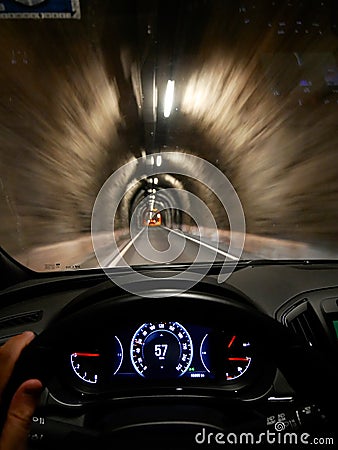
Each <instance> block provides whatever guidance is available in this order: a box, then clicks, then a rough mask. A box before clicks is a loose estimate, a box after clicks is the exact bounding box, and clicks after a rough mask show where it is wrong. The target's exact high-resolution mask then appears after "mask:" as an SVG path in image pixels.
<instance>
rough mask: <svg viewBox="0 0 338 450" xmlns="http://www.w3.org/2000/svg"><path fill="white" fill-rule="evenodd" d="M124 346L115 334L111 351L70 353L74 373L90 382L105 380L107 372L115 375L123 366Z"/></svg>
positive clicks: (95, 382)
mask: <svg viewBox="0 0 338 450" xmlns="http://www.w3.org/2000/svg"><path fill="white" fill-rule="evenodd" d="M122 360H123V348H122V344H121V341H120V340H119V338H118V337H117V336H114V338H113V340H112V342H111V343H110V346H109V351H108V350H107V349H105V351H103V352H102V354H101V353H100V352H97V351H93V352H90V351H89V352H87V351H83V352H82V351H81V352H74V353H72V354H71V355H70V363H71V366H72V369H73V371H74V373H75V374H76V375H77V377H78V378H80V379H81V380H82V381H84V382H85V383H88V384H97V383H102V382H105V381H106V380H105V379H106V378H107V373H109V374H112V375H115V374H116V373H117V372H118V370H119V369H120V367H121V364H122Z"/></svg>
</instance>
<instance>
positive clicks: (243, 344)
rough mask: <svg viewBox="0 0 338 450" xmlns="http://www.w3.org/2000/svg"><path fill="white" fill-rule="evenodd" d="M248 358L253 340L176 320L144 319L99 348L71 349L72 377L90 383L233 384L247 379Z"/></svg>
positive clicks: (85, 383)
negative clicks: (166, 381) (156, 320)
mask: <svg viewBox="0 0 338 450" xmlns="http://www.w3.org/2000/svg"><path fill="white" fill-rule="evenodd" d="M107 342H108V343H107ZM251 363H252V346H251V343H250V342H249V341H248V340H246V339H244V338H243V337H241V336H240V335H236V334H227V333H226V334H225V333H223V332H218V331H215V330H212V329H210V328H209V327H203V326H200V325H192V324H189V325H184V326H183V325H182V324H181V323H178V322H147V323H143V324H142V325H140V326H139V327H137V328H136V327H135V329H134V331H133V330H132V329H130V330H123V331H121V330H120V332H119V333H117V334H116V335H115V336H113V337H112V338H111V337H108V338H106V339H105V340H104V343H103V345H102V346H101V347H100V346H98V347H94V348H89V349H88V348H87V349H81V351H74V352H73V353H71V354H70V365H71V368H72V372H73V377H74V376H75V379H76V380H77V382H78V383H82V384H83V385H85V386H87V387H88V388H90V387H95V386H107V385H108V386H109V385H112V384H114V383H118V382H121V383H122V384H123V382H124V381H126V380H130V379H133V380H135V382H136V383H137V382H138V381H141V380H142V379H143V380H144V379H146V380H159V381H160V380H169V381H170V380H176V379H180V380H182V381H183V380H186V381H187V380H193V379H194V380H203V379H204V380H206V381H207V380H215V382H217V383H218V384H219V383H220V384H225V385H226V384H230V385H231V384H233V383H236V382H237V381H238V380H240V381H242V380H243V379H244V378H245V374H247V373H248V372H250V367H251V365H252V364H251Z"/></svg>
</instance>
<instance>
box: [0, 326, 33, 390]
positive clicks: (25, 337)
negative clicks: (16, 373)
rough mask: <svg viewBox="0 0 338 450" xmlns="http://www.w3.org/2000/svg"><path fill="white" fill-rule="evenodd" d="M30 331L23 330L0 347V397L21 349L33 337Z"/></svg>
mask: <svg viewBox="0 0 338 450" xmlns="http://www.w3.org/2000/svg"><path fill="white" fill-rule="evenodd" d="M34 337H35V335H34V333H33V332H32V331H25V332H24V333H22V334H19V335H18V336H14V337H12V338H11V339H9V340H8V341H7V342H6V343H5V344H4V345H3V346H2V347H0V399H1V395H2V392H3V390H4V389H5V387H6V384H7V383H8V380H9V378H10V377H11V374H12V372H13V369H14V366H15V363H16V361H17V360H18V358H19V356H20V353H21V351H22V350H23V349H24V348H25V347H26V346H27V345H28V344H29V343H30V342H31V341H32V340H33V339H34Z"/></svg>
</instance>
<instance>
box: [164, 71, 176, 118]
mask: <svg viewBox="0 0 338 450" xmlns="http://www.w3.org/2000/svg"><path fill="white" fill-rule="evenodd" d="M174 91H175V80H168V83H167V89H166V91H165V97H164V112H163V115H164V117H166V118H168V117H169V116H170V114H171V109H172V107H173V101H174Z"/></svg>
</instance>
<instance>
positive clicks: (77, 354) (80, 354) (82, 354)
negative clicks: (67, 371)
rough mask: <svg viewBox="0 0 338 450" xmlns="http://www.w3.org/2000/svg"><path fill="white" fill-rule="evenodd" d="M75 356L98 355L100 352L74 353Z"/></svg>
mask: <svg viewBox="0 0 338 450" xmlns="http://www.w3.org/2000/svg"><path fill="white" fill-rule="evenodd" d="M74 355H76V356H100V353H77V352H76V353H74Z"/></svg>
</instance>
